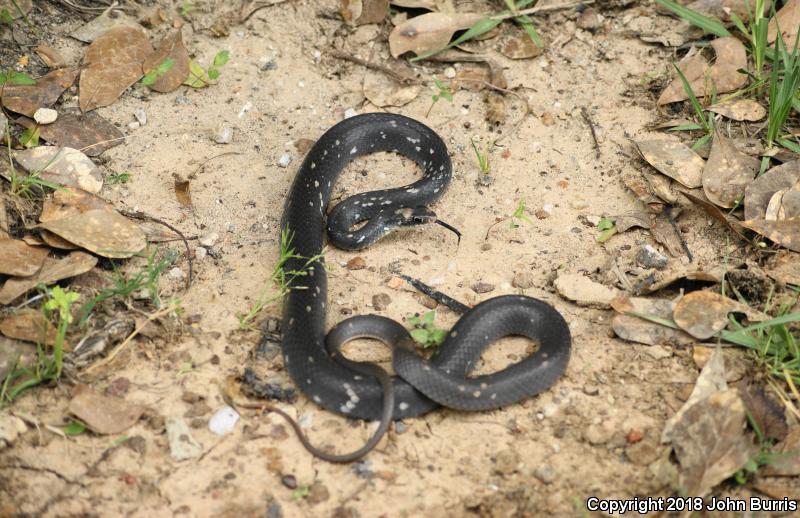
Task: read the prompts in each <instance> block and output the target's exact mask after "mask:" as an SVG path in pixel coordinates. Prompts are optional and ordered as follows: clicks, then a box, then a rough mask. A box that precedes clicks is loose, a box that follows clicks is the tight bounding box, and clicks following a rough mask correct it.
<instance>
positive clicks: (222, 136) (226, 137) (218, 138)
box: [214, 126, 233, 144]
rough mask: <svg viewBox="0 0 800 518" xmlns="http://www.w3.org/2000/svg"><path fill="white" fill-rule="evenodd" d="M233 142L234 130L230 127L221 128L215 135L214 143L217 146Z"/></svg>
mask: <svg viewBox="0 0 800 518" xmlns="http://www.w3.org/2000/svg"><path fill="white" fill-rule="evenodd" d="M231 140H233V128H231V127H230V126H220V128H219V129H217V133H216V134H215V135H214V142H216V143H217V144H230V142H231Z"/></svg>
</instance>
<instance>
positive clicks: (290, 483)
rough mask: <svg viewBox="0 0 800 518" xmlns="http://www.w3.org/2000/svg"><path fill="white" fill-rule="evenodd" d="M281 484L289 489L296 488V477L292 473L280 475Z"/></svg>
mask: <svg viewBox="0 0 800 518" xmlns="http://www.w3.org/2000/svg"><path fill="white" fill-rule="evenodd" d="M281 484H283V485H284V486H286V487H288V488H289V489H297V478H295V476H294V475H284V476H282V477H281Z"/></svg>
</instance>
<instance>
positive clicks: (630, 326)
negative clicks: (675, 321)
mask: <svg viewBox="0 0 800 518" xmlns="http://www.w3.org/2000/svg"><path fill="white" fill-rule="evenodd" d="M610 305H611V307H612V308H613V309H614V311H616V312H617V313H620V314H619V315H615V316H614V318H613V319H612V320H611V329H613V331H614V333H615V334H616V335H617V336H618V337H620V338H622V339H623V340H628V341H630V342H637V343H640V344H646V345H664V344H675V345H688V344H690V343H693V342H695V339H694V338H693V337H692V336H691V335H689V334H687V333H685V332H683V331H681V330H680V329H673V328H671V327H667V326H662V325H660V324H657V323H655V322H651V321H649V320H646V319H643V318H640V317H638V316H636V315H629V314H628V313H638V314H641V315H649V316H654V317H659V318H663V319H666V320H672V311H673V308H674V307H675V303H674V302H673V301H671V300H668V299H647V298H642V297H616V298H614V299H612V300H611V302H610Z"/></svg>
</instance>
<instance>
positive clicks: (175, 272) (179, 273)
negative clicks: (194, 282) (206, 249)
mask: <svg viewBox="0 0 800 518" xmlns="http://www.w3.org/2000/svg"><path fill="white" fill-rule="evenodd" d="M167 275H169V276H170V278H172V279H183V277H184V273H183V270H181V269H180V268H178V267H177V266H176V267H175V268H173V269H171V270H170V271H169V273H168V274H167Z"/></svg>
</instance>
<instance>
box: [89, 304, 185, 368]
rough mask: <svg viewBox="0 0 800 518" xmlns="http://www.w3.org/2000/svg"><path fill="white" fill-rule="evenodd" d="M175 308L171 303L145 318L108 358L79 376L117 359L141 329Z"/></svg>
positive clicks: (91, 366)
mask: <svg viewBox="0 0 800 518" xmlns="http://www.w3.org/2000/svg"><path fill="white" fill-rule="evenodd" d="M177 307H178V304H175V303H173V304H170V305H169V306H167V307H165V308H163V309H160V310H158V311H156V312H155V313H153V314H151V315H150V316H149V317H147V319H146V320H145V321H144V322H142V323H141V324H139V325H138V326H137V327H136V329H134V330H133V332H132V333H131V334H129V335H128V337H127V338H126V339H125V340H123V341H122V343H120V344H119V345H118V346H116V347H114V348H113V349H112V350H111V352H110V353H108V356H106V357H105V358H103V359H102V360H100V361H98V362H97V363H94V364H92V365H90V366H89V367H87V368H86V370H84V371H83V372H82V373H81V374H90V373H92V372H93V371H95V370H97V369H99V368H100V367H104V366H106V365H108V364H109V363H111V362H112V361H114V358H116V357H117V355H118V354H119V353H120V351H122V349H124V348H125V347H127V346H128V344H129V343H131V341H132V340H133V339H134V338H136V337H137V336H138V335H139V333H141V332H142V329H144V328H145V326H147V324H149V323H150V322H152V321H153V320H156V319H157V318H161V317H163V316H164V315H166V314H169V313H171V312H173V311H175V309H176V308H177Z"/></svg>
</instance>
